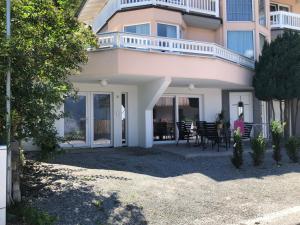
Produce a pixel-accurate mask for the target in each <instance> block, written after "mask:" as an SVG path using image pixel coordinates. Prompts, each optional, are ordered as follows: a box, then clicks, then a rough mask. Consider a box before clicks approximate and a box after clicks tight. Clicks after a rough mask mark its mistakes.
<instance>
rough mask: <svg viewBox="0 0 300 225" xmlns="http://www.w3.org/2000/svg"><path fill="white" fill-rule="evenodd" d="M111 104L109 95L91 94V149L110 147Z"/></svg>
mask: <svg viewBox="0 0 300 225" xmlns="http://www.w3.org/2000/svg"><path fill="white" fill-rule="evenodd" d="M111 102H112V101H111V94H93V103H92V104H93V123H92V127H93V129H92V130H93V132H92V135H93V136H92V146H93V147H97V146H111V145H112V119H111V118H112V115H111V112H112V110H111V105H112V104H111Z"/></svg>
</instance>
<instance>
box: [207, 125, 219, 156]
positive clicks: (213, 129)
mask: <svg viewBox="0 0 300 225" xmlns="http://www.w3.org/2000/svg"><path fill="white" fill-rule="evenodd" d="M205 138H207V140H209V141H210V142H211V147H212V148H213V147H214V145H216V144H217V145H218V151H220V137H219V134H218V130H217V124H216V123H208V122H206V123H205Z"/></svg>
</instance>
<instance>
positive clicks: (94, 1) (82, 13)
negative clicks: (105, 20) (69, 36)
mask: <svg viewBox="0 0 300 225" xmlns="http://www.w3.org/2000/svg"><path fill="white" fill-rule="evenodd" d="M107 1H108V0H83V2H82V4H81V6H80V8H79V10H78V12H77V17H78V20H79V21H81V22H83V23H85V24H88V25H91V23H92V22H93V20H94V18H95V17H96V16H97V15H98V14H99V12H100V11H101V10H102V8H103V7H104V5H105V4H106V2H107Z"/></svg>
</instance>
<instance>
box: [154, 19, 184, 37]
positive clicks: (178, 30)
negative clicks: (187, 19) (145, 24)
mask: <svg viewBox="0 0 300 225" xmlns="http://www.w3.org/2000/svg"><path fill="white" fill-rule="evenodd" d="M158 24H163V25H169V26H174V27H176V39H180V29H181V27H180V26H179V25H178V24H173V23H164V22H157V23H156V36H157V37H161V36H158ZM162 38H169V37H162Z"/></svg>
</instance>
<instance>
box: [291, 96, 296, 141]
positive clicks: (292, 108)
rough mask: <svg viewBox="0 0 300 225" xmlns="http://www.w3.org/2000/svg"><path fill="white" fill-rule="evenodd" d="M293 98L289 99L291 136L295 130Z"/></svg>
mask: <svg viewBox="0 0 300 225" xmlns="http://www.w3.org/2000/svg"><path fill="white" fill-rule="evenodd" d="M294 102H295V99H292V100H291V130H292V136H295V133H296V130H295V105H294Z"/></svg>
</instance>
